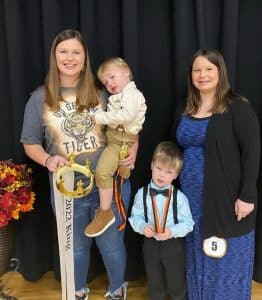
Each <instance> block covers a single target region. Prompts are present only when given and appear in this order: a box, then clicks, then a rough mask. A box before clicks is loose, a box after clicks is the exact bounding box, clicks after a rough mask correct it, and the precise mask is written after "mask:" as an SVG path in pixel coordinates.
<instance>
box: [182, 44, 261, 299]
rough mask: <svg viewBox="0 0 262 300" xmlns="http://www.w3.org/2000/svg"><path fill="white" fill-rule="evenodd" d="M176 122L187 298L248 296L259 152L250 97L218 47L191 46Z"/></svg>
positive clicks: (257, 124) (252, 256)
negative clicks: (232, 81) (185, 213)
mask: <svg viewBox="0 0 262 300" xmlns="http://www.w3.org/2000/svg"><path fill="white" fill-rule="evenodd" d="M186 100H187V101H186V108H185V110H184V113H183V114H182V117H181V118H180V120H179V124H178V127H177V130H176V139H177V140H178V142H179V144H180V146H181V147H182V149H183V151H184V166H183V170H182V172H181V175H180V185H181V190H182V191H183V192H184V193H185V194H186V196H187V197H188V199H189V203H190V207H191V211H192V215H193V219H194V221H195V227H194V230H193V232H192V233H190V234H189V235H188V236H187V237H186V245H187V287H188V299H189V300H192V299H196V300H200V299H203V300H205V299H212V300H235V299H238V300H241V299H243V300H247V299H250V297H251V281H252V271H253V258H254V226H255V216H256V201H257V199H256V198H257V192H256V181H257V176H258V168H259V160H260V133H259V122H258V119H257V116H256V114H255V113H254V111H253V109H252V105H251V104H250V103H249V102H248V101H247V100H246V99H244V98H243V97H241V96H239V95H237V94H235V93H234V92H233V91H232V90H231V88H230V85H229V81H228V77H227V71H226V66H225V62H224V59H223V57H222V55H221V54H220V53H219V52H218V51H217V50H212V49H211V50H205V49H201V50H199V51H197V52H196V53H195V55H194V56H193V58H192V62H191V65H190V68H189V73H188V94H187V99H186Z"/></svg>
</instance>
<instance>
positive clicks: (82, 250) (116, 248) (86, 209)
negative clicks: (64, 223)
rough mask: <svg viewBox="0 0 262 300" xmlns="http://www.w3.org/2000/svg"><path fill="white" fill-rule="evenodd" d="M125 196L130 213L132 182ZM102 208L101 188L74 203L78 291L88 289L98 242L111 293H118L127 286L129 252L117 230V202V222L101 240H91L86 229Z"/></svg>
mask: <svg viewBox="0 0 262 300" xmlns="http://www.w3.org/2000/svg"><path fill="white" fill-rule="evenodd" d="M122 192H123V198H124V203H125V207H126V211H127V210H128V206H129V201H130V192H131V189H130V182H129V181H128V180H126V181H125V183H124V185H123V190H122ZM51 194H52V197H51V201H52V206H53V207H54V205H53V192H52V193H51ZM98 207H99V195H98V190H97V188H96V189H94V190H93V191H92V192H91V193H90V194H89V195H87V196H86V197H83V198H80V199H75V200H74V266H75V267H74V271H75V290H76V291H78V290H81V289H82V288H85V287H86V279H87V273H88V268H89V263H90V249H91V246H92V243H93V239H95V240H96V244H97V246H98V248H99V251H100V254H101V256H102V258H103V261H104V264H105V268H106V271H107V275H108V279H109V290H110V292H114V291H115V290H117V289H118V288H120V287H121V286H122V285H123V283H124V273H125V267H126V248H125V244H124V231H121V232H120V231H118V229H117V226H118V225H119V224H120V223H121V221H120V219H119V215H118V212H117V208H116V204H115V201H113V202H112V208H113V211H114V214H115V217H116V222H115V223H114V224H113V225H112V226H110V227H109V228H108V229H107V230H106V231H105V232H104V233H103V234H102V235H100V236H98V237H95V238H89V237H87V236H86V235H85V234H84V231H85V227H86V226H87V225H88V224H89V223H90V222H91V220H92V219H93V218H94V215H95V211H96V209H97V208H98Z"/></svg>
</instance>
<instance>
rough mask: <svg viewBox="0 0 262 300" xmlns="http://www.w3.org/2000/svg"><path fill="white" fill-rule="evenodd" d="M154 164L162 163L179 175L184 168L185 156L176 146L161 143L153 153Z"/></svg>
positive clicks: (170, 143) (169, 143)
mask: <svg viewBox="0 0 262 300" xmlns="http://www.w3.org/2000/svg"><path fill="white" fill-rule="evenodd" d="M152 162H153V163H155V162H160V163H161V164H163V165H165V166H167V167H168V168H170V169H174V170H176V172H177V173H179V172H180V171H181V169H182V166H183V154H182V152H181V150H180V148H179V147H178V146H177V145H176V144H174V143H172V142H161V143H160V144H158V145H157V147H156V149H155V151H154V153H153V157H152Z"/></svg>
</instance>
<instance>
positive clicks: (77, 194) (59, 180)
mask: <svg viewBox="0 0 262 300" xmlns="http://www.w3.org/2000/svg"><path fill="white" fill-rule="evenodd" d="M69 162H70V165H68V166H63V167H61V168H58V170H57V172H56V187H57V189H58V190H59V192H61V193H62V194H63V195H65V196H68V197H70V198H81V197H84V196H86V195H88V194H89V193H90V192H91V190H92V189H93V186H94V173H93V172H92V171H91V169H90V160H86V164H85V166H83V165H80V164H78V163H76V162H75V156H74V154H73V153H71V154H70V155H69ZM71 171H74V172H79V173H81V174H84V175H85V176H86V177H88V178H90V183H89V185H88V186H87V187H84V184H83V182H82V180H79V181H78V182H77V183H76V189H75V190H73V191H69V190H67V189H66V188H65V186H64V181H65V180H64V174H65V173H67V172H71Z"/></svg>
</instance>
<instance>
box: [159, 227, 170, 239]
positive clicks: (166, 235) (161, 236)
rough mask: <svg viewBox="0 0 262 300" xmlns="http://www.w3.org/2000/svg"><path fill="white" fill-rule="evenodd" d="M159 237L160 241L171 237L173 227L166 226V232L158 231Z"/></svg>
mask: <svg viewBox="0 0 262 300" xmlns="http://www.w3.org/2000/svg"><path fill="white" fill-rule="evenodd" d="M157 237H158V239H159V240H160V241H165V240H168V239H170V238H171V229H170V228H166V229H165V232H163V233H158V234H157Z"/></svg>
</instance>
